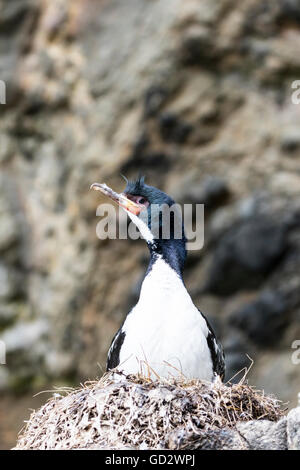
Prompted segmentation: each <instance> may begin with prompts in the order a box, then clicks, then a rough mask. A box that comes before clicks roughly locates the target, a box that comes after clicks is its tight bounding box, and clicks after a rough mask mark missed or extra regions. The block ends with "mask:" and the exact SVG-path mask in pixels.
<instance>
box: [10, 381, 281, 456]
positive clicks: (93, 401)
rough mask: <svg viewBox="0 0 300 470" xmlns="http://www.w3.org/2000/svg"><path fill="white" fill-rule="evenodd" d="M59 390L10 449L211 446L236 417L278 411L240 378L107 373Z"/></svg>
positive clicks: (274, 416)
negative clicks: (150, 377)
mask: <svg viewBox="0 0 300 470" xmlns="http://www.w3.org/2000/svg"><path fill="white" fill-rule="evenodd" d="M61 393H62V392H61V391H60V393H59V394H58V393H55V394H54V396H53V397H52V398H50V399H49V401H48V402H47V403H46V404H45V405H44V406H42V407H41V408H40V409H39V410H37V411H35V412H33V413H32V415H31V417H30V419H29V421H28V423H27V425H26V426H25V428H24V430H23V431H22V434H21V435H20V437H19V440H18V443H17V446H16V449H78V448H81V449H101V448H102V449H104V448H106V449H107V448H110V449H122V448H123V449H124V448H125V449H126V448H127V449H170V448H173V449H174V448H195V447H198V448H199V447H200V448H209V447H210V446H211V447H213V446H215V447H216V442H221V441H222V442H223V441H224V432H225V431H226V432H227V433H228V432H231V431H232V430H234V429H235V427H236V425H237V423H240V422H245V421H250V420H269V421H273V422H274V421H277V420H279V418H281V416H282V414H283V412H282V411H281V409H280V404H279V401H278V400H276V399H275V398H273V397H271V396H266V395H264V393H262V392H259V391H256V390H254V389H253V388H251V387H250V386H248V385H247V384H243V383H239V384H236V385H224V384H222V383H221V382H220V381H216V382H215V383H205V382H200V381H196V380H193V381H187V380H183V379H182V380H178V379H172V380H168V381H166V380H163V379H160V380H159V381H154V382H153V381H150V380H148V379H145V378H142V377H139V376H127V377H125V376H122V377H121V378H120V380H119V381H116V380H114V379H113V377H112V375H111V374H108V375H105V376H104V377H103V378H102V379H101V380H100V381H98V382H89V383H86V384H84V385H82V386H81V388H80V389H78V390H65V393H66V395H65V396H62V395H61ZM220 432H221V434H220ZM236 434H237V433H236ZM222 436H223V437H222ZM219 438H220V439H221V441H220V439H219ZM203 439H204V441H205V442H204V441H203ZM218 439H219V441H218ZM228 439H229V440H230V441H232V436H230V434H229V437H228V434H227V435H226V436H225V441H226V440H227V441H228ZM196 441H197V442H198V444H197V445H196V446H195V442H196ZM201 442H202V444H201ZM199 443H200V444H199ZM207 443H210V444H207ZM222 446H223V447H224V445H223V444H222V443H221V444H219V447H220V448H222ZM234 446H235V448H244V447H243V445H242V444H241V445H240V447H239V444H234ZM225 447H226V445H225ZM228 448H230V445H229V447H228Z"/></svg>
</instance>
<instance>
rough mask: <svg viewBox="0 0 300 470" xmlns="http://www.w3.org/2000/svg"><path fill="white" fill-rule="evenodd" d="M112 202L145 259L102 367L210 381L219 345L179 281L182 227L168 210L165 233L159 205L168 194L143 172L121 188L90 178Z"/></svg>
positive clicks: (218, 367)
mask: <svg viewBox="0 0 300 470" xmlns="http://www.w3.org/2000/svg"><path fill="white" fill-rule="evenodd" d="M91 187H92V188H93V189H97V190H100V191H102V192H103V193H104V194H106V195H107V196H108V197H110V198H111V199H112V200H114V201H115V202H117V203H118V205H119V206H121V207H122V208H123V209H124V210H125V211H126V212H127V214H128V216H129V217H130V219H131V220H132V221H133V222H134V224H135V225H136V226H137V227H138V229H139V231H140V232H141V235H142V237H143V238H144V239H145V241H146V243H147V245H148V248H149V251H150V262H149V266H148V269H147V271H146V274H145V277H144V280H143V283H142V286H141V290H140V296H139V300H138V302H137V304H136V305H135V306H134V307H133V308H132V310H131V311H130V312H129V313H128V314H127V316H126V318H125V320H124V322H123V324H122V326H121V327H120V329H119V331H118V332H117V333H116V335H115V336H114V338H113V340H112V343H111V346H110V349H109V352H108V358H107V370H111V369H115V368H116V369H117V370H120V371H123V372H124V373H125V374H138V373H142V374H143V375H148V376H151V378H154V379H155V377H166V378H168V377H170V376H178V375H182V376H184V377H186V378H188V379H192V378H196V379H201V380H206V381H213V380H214V379H215V377H216V376H220V377H221V379H223V378H224V373H225V362H224V353H223V349H222V346H221V345H220V343H219V342H218V340H217V339H216V336H215V334H214V331H213V329H212V327H211V325H210V324H209V322H208V320H207V318H206V317H205V316H204V315H203V313H202V312H201V311H200V310H198V308H197V307H196V306H195V305H194V303H193V301H192V299H191V297H190V295H189V293H188V291H187V289H186V287H185V285H184V281H183V277H182V276H183V269H184V264H185V260H186V255H187V252H186V238H185V235H184V227H183V223H182V221H180V223H179V224H181V225H180V230H179V236H178V222H175V219H176V217H175V216H174V215H173V216H172V214H173V212H172V211H170V212H169V214H170V217H169V219H168V220H169V227H168V230H166V232H167V236H166V235H165V232H164V228H165V227H164V224H165V223H166V222H165V220H166V218H164V217H163V216H162V214H163V208H166V207H169V208H171V207H174V204H175V202H174V200H173V199H172V198H171V197H170V196H168V195H167V194H166V193H164V192H163V191H161V190H159V189H157V188H155V187H153V186H149V185H147V184H146V183H145V181H144V177H140V178H138V179H137V180H136V181H128V182H127V186H126V188H125V190H124V192H123V193H121V194H119V193H115V192H114V191H113V190H111V189H110V188H109V187H108V186H106V185H105V184H99V183H94V184H93V185H92V186H91Z"/></svg>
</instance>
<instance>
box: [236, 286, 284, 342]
mask: <svg viewBox="0 0 300 470" xmlns="http://www.w3.org/2000/svg"><path fill="white" fill-rule="evenodd" d="M288 322H289V308H288V302H287V300H286V297H285V296H284V295H283V294H281V293H280V292H276V291H265V292H263V293H262V294H261V295H260V296H259V297H258V299H256V300H254V301H253V302H251V303H249V304H246V305H245V306H243V307H242V308H241V309H240V310H238V311H236V312H234V313H233V314H232V315H231V316H230V323H231V325H233V326H235V327H238V328H240V329H241V330H242V331H243V332H245V333H246V334H247V335H248V337H249V338H250V339H251V340H252V341H253V342H254V343H255V344H257V345H259V346H262V347H264V346H268V345H270V346H271V345H272V344H274V343H276V341H279V340H280V338H281V336H282V332H283V331H284V328H286V327H287V325H288ZM265 325H268V327H267V328H266V327H265Z"/></svg>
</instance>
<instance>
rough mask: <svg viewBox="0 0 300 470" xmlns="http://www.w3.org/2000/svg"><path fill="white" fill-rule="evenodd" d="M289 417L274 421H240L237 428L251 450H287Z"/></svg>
mask: <svg viewBox="0 0 300 470" xmlns="http://www.w3.org/2000/svg"><path fill="white" fill-rule="evenodd" d="M286 426H287V419H286V417H284V418H282V419H280V420H279V421H278V422H277V423H274V422H272V421H267V420H262V421H259V420H258V421H249V422H247V423H238V424H237V425H236V429H237V431H238V432H239V434H240V435H241V437H242V438H243V439H244V440H245V442H246V443H247V444H248V446H249V449H251V450H286V449H287V431H286Z"/></svg>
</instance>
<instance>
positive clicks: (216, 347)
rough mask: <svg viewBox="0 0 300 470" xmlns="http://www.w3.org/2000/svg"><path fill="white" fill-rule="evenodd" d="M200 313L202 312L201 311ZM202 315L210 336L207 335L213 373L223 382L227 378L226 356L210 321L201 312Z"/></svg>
mask: <svg viewBox="0 0 300 470" xmlns="http://www.w3.org/2000/svg"><path fill="white" fill-rule="evenodd" d="M199 311H200V310H199ZM200 313H201V315H202V316H203V318H204V320H205V321H206V324H207V327H208V335H207V338H206V340H207V345H208V347H209V350H210V354H211V360H212V363H213V371H214V374H215V375H219V376H220V377H221V379H222V380H224V377H225V354H224V350H223V347H222V345H221V343H219V341H218V340H217V337H216V335H215V332H214V330H213V328H212V326H211V325H210V323H209V321H208V320H207V318H206V316H205V315H203V313H202V312H201V311H200Z"/></svg>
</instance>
